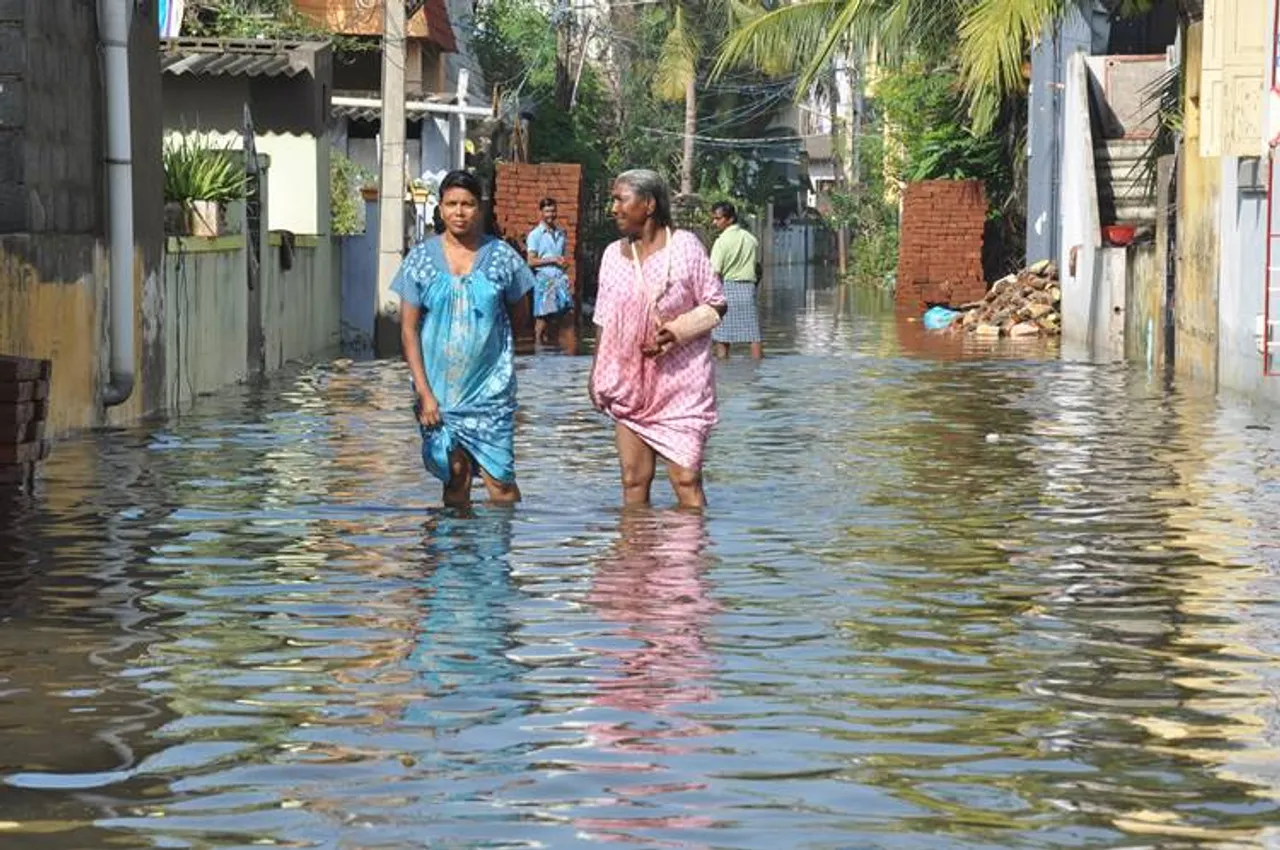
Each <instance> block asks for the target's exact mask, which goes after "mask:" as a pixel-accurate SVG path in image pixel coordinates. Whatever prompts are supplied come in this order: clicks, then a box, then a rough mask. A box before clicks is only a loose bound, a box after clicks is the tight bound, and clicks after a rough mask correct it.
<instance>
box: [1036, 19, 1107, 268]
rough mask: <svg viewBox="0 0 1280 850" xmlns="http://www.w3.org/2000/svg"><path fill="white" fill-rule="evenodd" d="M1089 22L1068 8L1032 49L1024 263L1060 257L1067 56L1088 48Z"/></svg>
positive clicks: (1089, 45)
mask: <svg viewBox="0 0 1280 850" xmlns="http://www.w3.org/2000/svg"><path fill="white" fill-rule="evenodd" d="M1092 44H1093V32H1092V30H1091V29H1090V26H1089V21H1088V20H1086V18H1085V17H1084V15H1082V14H1081V13H1080V11H1079V9H1078V8H1076V7H1072V8H1071V9H1070V10H1069V11H1068V12H1067V14H1066V15H1064V16H1063V19H1062V21H1061V22H1060V23H1058V24H1057V25H1056V26H1055V28H1054V30H1053V31H1052V32H1051V33H1048V34H1046V37H1045V38H1043V39H1041V40H1040V41H1039V42H1038V43H1037V44H1036V46H1035V47H1034V48H1033V49H1032V52H1031V85H1030V88H1029V89H1028V99H1027V110H1028V112H1029V119H1028V121H1029V123H1028V127H1027V149H1028V151H1027V263H1028V264H1031V263H1035V262H1038V261H1039V260H1043V259H1046V258H1053V257H1057V256H1059V254H1060V253H1061V251H1060V242H1059V235H1060V231H1059V228H1058V221H1059V220H1060V218H1061V198H1060V189H1059V179H1060V174H1061V172H1060V168H1061V165H1060V163H1061V159H1062V141H1063V139H1064V138H1065V136H1064V133H1065V130H1066V126H1065V112H1064V109H1063V104H1064V100H1065V81H1066V75H1067V60H1068V59H1069V58H1070V57H1071V56H1072V55H1074V54H1075V53H1076V52H1077V51H1079V50H1084V51H1086V52H1088V51H1089V50H1091V49H1092Z"/></svg>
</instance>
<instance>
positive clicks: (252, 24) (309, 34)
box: [182, 0, 377, 52]
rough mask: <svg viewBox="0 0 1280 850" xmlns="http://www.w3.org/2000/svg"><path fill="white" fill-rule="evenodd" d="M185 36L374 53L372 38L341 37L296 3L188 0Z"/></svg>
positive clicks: (374, 44)
mask: <svg viewBox="0 0 1280 850" xmlns="http://www.w3.org/2000/svg"><path fill="white" fill-rule="evenodd" d="M182 33H183V35H185V36H197V37H202V38H265V39H279V40H288V39H323V40H327V41H332V42H333V43H334V48H335V50H338V49H340V50H343V51H348V52H350V51H359V50H373V49H376V48H377V44H376V43H375V42H373V41H371V40H368V39H360V38H353V37H347V36H340V35H338V34H336V33H333V32H330V31H329V30H327V29H326V28H325V27H323V26H321V25H320V24H318V23H316V22H315V21H313V20H311V19H310V18H308V17H306V16H305V15H302V14H301V13H299V12H298V10H297V7H296V6H295V5H294V0H188V2H187V5H186V12H185V14H184V15H183V20H182Z"/></svg>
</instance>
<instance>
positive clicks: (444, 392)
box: [391, 237, 534, 483]
mask: <svg viewBox="0 0 1280 850" xmlns="http://www.w3.org/2000/svg"><path fill="white" fill-rule="evenodd" d="M533 285H534V281H533V273H532V272H531V271H530V269H529V266H528V265H526V264H525V262H524V258H522V257H521V256H520V255H519V254H518V253H516V251H515V250H514V249H513V248H512V247H511V246H510V245H508V244H507V243H505V242H503V241H502V240H500V239H495V238H493V237H487V238H486V240H485V241H484V242H483V243H482V244H481V246H480V250H479V251H478V252H477V253H476V257H475V262H474V264H473V265H472V267H471V272H470V273H469V274H465V275H462V276H461V277H457V276H454V275H453V274H451V273H450V272H449V264H448V262H447V261H446V260H445V257H444V248H443V243H442V242H441V240H440V239H439V238H435V239H428V240H427V241H425V242H420V243H418V244H417V245H415V246H414V247H413V249H412V250H411V251H409V255H408V256H407V257H405V259H404V263H402V264H401V266H400V271H399V272H397V273H396V277H395V280H394V281H393V282H392V284H391V290H392V291H393V292H395V293H396V294H397V295H399V296H400V298H401V299H402V300H403V301H404V302H405V303H408V304H414V305H416V306H418V307H421V308H422V324H421V327H420V329H419V339H420V340H421V343H422V361H423V365H424V366H425V367H426V372H427V381H428V382H429V383H430V384H431V392H432V394H433V395H434V396H435V397H436V401H438V402H439V403H440V413H441V419H442V424H441V425H440V426H439V427H436V428H426V427H424V426H422V425H421V424H419V426H418V428H419V431H420V432H421V433H422V461H423V463H424V464H425V465H426V467H427V471H428V472H430V473H431V474H432V475H434V476H435V477H436V478H439V479H440V480H441V481H443V482H445V483H448V481H449V454H450V452H452V451H453V449H454V447H455V446H461V447H462V448H464V449H465V450H466V451H467V452H468V453H469V454H470V455H471V457H473V458H474V459H475V461H476V463H477V464H478V465H479V466H480V467H481V468H482V469H484V471H485V472H487V473H488V474H489V475H490V476H491V477H492V478H494V479H496V480H498V481H501V482H504V483H507V482H511V481H514V480H515V414H516V375H515V352H514V343H513V340H512V335H511V318H510V315H509V313H508V305H510V304H514V303H515V302H517V301H519V300H520V299H521V298H523V297H524V296H525V294H526V293H527V292H528V291H529V290H530V289H532V288H533Z"/></svg>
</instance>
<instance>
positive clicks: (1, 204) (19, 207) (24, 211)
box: [0, 183, 31, 233]
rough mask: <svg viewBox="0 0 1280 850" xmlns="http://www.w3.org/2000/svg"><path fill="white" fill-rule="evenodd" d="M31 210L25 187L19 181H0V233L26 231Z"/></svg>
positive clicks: (28, 226)
mask: <svg viewBox="0 0 1280 850" xmlns="http://www.w3.org/2000/svg"><path fill="white" fill-rule="evenodd" d="M30 213H31V210H30V208H29V207H28V206H27V187H26V186H24V185H22V184H21V183H0V233H26V232H27V231H28V230H29V228H30Z"/></svg>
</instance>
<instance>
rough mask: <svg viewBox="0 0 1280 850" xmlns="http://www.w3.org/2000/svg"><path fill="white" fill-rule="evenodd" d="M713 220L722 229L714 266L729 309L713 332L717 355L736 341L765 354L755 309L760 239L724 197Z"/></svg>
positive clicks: (753, 352)
mask: <svg viewBox="0 0 1280 850" xmlns="http://www.w3.org/2000/svg"><path fill="white" fill-rule="evenodd" d="M711 223H712V224H714V225H715V227H716V229H717V230H719V231H720V235H719V236H717V237H716V241H715V244H713V245H712V246H711V268H712V270H713V271H714V272H715V273H716V274H717V275H719V277H720V280H721V281H723V282H724V297H725V300H726V301H727V302H728V304H729V310H728V312H726V313H725V315H724V320H723V321H722V322H721V323H720V325H719V326H718V327H717V328H716V329H715V330H714V331H712V332H711V339H712V340H713V341H714V342H715V344H716V356H718V357H721V358H727V357H728V356H729V347H730V346H731V345H733V344H734V343H738V344H742V343H750V344H751V356H752V357H753V358H755V359H756V360H759V359H760V358H761V357H764V345H763V344H762V343H761V341H760V316H759V313H758V311H757V309H756V284H758V283H759V282H760V243H759V242H757V241H756V238H755V237H754V236H752V235H751V234H750V233H749V232H747V231H746V230H745V229H743V227H742V226H741V225H739V224H738V211H737V210H735V209H734V208H733V204H730V203H727V202H724V201H721V202H720V203H718V204H716V205H715V206H714V207H712V208H711Z"/></svg>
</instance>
